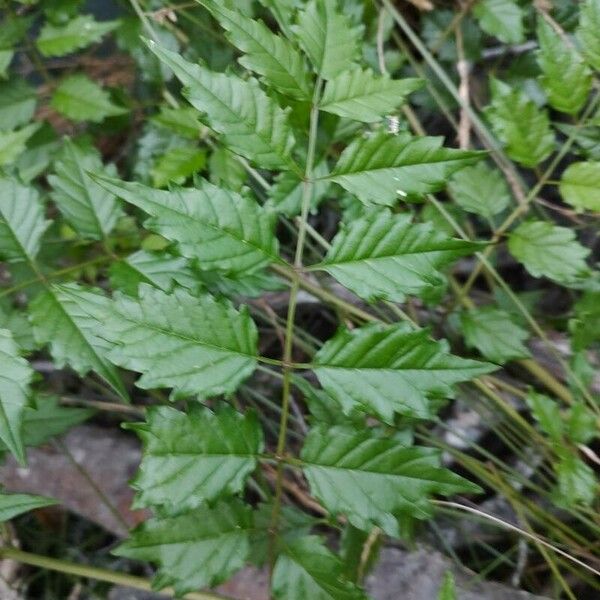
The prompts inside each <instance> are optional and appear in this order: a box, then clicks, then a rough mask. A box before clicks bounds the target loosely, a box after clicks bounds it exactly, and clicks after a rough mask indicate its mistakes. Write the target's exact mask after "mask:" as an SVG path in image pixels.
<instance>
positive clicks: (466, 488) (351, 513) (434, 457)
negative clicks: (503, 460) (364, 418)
mask: <svg viewBox="0 0 600 600" xmlns="http://www.w3.org/2000/svg"><path fill="white" fill-rule="evenodd" d="M440 457H441V452H440V451H439V450H435V449H433V448H423V447H420V446H411V447H406V446H404V445H402V444H401V443H399V442H398V441H397V440H395V439H393V438H390V437H383V436H382V435H380V434H377V433H375V432H373V431H370V430H362V431H361V430H356V429H355V428H351V427H345V426H335V427H330V426H325V425H321V426H319V427H316V428H315V429H312V430H311V431H310V432H309V434H308V436H307V437H306V440H305V442H304V447H303V448H302V453H301V462H302V463H303V467H302V470H303V472H304V475H305V476H306V479H307V480H308V484H309V486H310V490H311V493H312V494H313V495H314V496H315V497H316V498H317V499H318V500H319V501H320V502H321V503H322V504H323V506H324V507H325V508H326V509H327V510H329V511H330V512H331V513H332V514H333V515H339V514H343V515H346V516H347V518H348V520H349V521H350V523H352V525H354V526H355V527H358V528H359V529H362V530H365V531H370V530H371V528H372V527H373V526H378V527H381V529H383V530H384V531H385V532H386V533H388V534H389V535H393V536H398V534H399V528H398V522H397V518H396V517H397V515H399V514H410V515H411V516H413V517H416V518H418V519H426V518H428V517H430V516H431V510H432V507H431V502H430V497H431V495H433V494H443V495H449V494H455V493H459V492H474V493H476V492H478V491H480V490H479V487H478V486H477V485H475V484H473V483H471V482H469V481H467V480H466V479H463V478H462V477H460V476H459V475H456V474H454V473H452V472H451V471H449V470H447V469H444V468H442V467H441V466H440V463H441V460H440Z"/></svg>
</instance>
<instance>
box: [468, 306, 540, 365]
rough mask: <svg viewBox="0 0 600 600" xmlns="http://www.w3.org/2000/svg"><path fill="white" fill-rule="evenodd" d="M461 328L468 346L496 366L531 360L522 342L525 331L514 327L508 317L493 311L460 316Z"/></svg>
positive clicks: (526, 334)
mask: <svg viewBox="0 0 600 600" xmlns="http://www.w3.org/2000/svg"><path fill="white" fill-rule="evenodd" d="M460 321H461V325H462V331H463V335H464V336H465V341H466V342H467V345H468V346H470V347H472V348H477V350H479V352H481V354H483V356H485V358H487V359H488V360H491V361H492V362H495V363H497V364H501V365H502V364H504V363H505V362H507V361H509V360H512V359H515V358H525V357H527V356H530V353H529V350H527V348H526V347H525V346H524V345H523V342H524V341H525V340H526V339H527V338H528V337H529V334H528V333H527V331H526V330H525V329H523V328H521V327H519V326H518V325H516V324H515V323H513V321H512V319H511V317H510V314H509V313H507V312H506V311H504V310H499V309H495V308H492V307H483V308H477V309H472V310H469V311H465V312H463V313H461V318H460Z"/></svg>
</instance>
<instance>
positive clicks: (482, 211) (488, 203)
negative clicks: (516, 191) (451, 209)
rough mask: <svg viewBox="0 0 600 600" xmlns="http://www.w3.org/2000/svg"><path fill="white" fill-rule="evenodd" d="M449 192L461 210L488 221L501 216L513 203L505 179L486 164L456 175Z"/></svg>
mask: <svg viewBox="0 0 600 600" xmlns="http://www.w3.org/2000/svg"><path fill="white" fill-rule="evenodd" d="M448 190H449V191H450V194H451V195H452V197H453V198H454V200H455V202H456V203H457V204H458V205H459V206H460V207H461V208H463V209H464V210H466V211H468V212H471V213H475V214H476V215H481V216H482V217H484V218H486V219H491V218H492V217H493V216H495V215H497V214H500V213H501V212H502V211H503V210H505V209H506V208H507V207H508V205H509V204H510V201H511V196H510V192H509V191H508V186H507V184H506V181H505V179H504V177H502V175H501V174H500V173H499V172H498V170H497V169H492V168H490V167H488V166H487V165H486V164H485V163H484V162H480V163H478V164H476V165H473V166H472V167H466V168H464V169H461V170H460V171H458V173H455V174H454V175H453V176H452V179H451V180H450V183H449V184H448Z"/></svg>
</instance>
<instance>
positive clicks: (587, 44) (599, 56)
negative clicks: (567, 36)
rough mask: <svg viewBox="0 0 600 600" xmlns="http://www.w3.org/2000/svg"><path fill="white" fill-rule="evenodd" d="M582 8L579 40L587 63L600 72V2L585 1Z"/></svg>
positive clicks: (578, 30) (597, 0)
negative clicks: (599, 32)
mask: <svg viewBox="0 0 600 600" xmlns="http://www.w3.org/2000/svg"><path fill="white" fill-rule="evenodd" d="M580 6H581V11H580V17H579V27H578V28H577V38H578V40H579V43H580V45H581V49H582V51H583V54H584V56H585V58H586V60H587V62H588V63H589V64H590V65H591V66H592V67H594V69H596V70H600V36H599V35H598V31H600V0H585V2H582V3H581V4H580Z"/></svg>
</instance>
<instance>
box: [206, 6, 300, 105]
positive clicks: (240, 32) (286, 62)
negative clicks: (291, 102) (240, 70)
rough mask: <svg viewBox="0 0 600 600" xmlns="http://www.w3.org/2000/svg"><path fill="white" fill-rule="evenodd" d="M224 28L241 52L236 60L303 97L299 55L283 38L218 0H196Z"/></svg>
mask: <svg viewBox="0 0 600 600" xmlns="http://www.w3.org/2000/svg"><path fill="white" fill-rule="evenodd" d="M199 2H200V4H202V5H203V6H205V7H206V8H207V9H208V10H209V11H210V12H211V13H212V15H213V16H214V17H215V19H217V21H218V22H219V24H220V25H221V27H223V29H225V31H227V38H228V39H229V41H230V42H231V43H232V44H233V45H234V46H236V47H237V48H239V49H240V50H241V51H242V52H244V55H243V56H242V57H241V58H240V59H239V62H240V64H242V65H243V66H244V67H246V68H247V69H250V70H251V71H254V72H255V73H258V74H259V75H263V76H264V77H265V78H266V79H267V81H268V82H269V83H270V84H271V85H273V86H274V87H275V88H277V89H278V90H280V91H281V92H282V93H284V94H287V95H289V96H292V97H293V98H298V99H300V100H306V99H309V98H310V95H311V86H310V82H309V78H308V71H307V69H306V64H305V61H304V59H303V57H302V54H301V53H300V52H299V51H298V50H297V49H296V48H295V47H294V46H293V44H292V43H291V42H289V41H288V40H286V39H285V38H284V37H282V36H280V35H277V34H275V33H273V32H272V31H271V30H270V29H269V28H268V27H267V26H266V25H265V24H264V23H263V22H262V21H257V20H254V19H249V18H248V17H246V16H244V15H243V14H242V13H241V12H240V11H236V10H229V9H228V8H227V7H225V6H223V5H222V4H223V3H222V2H214V1H213V0H210V1H209V0H199Z"/></svg>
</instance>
